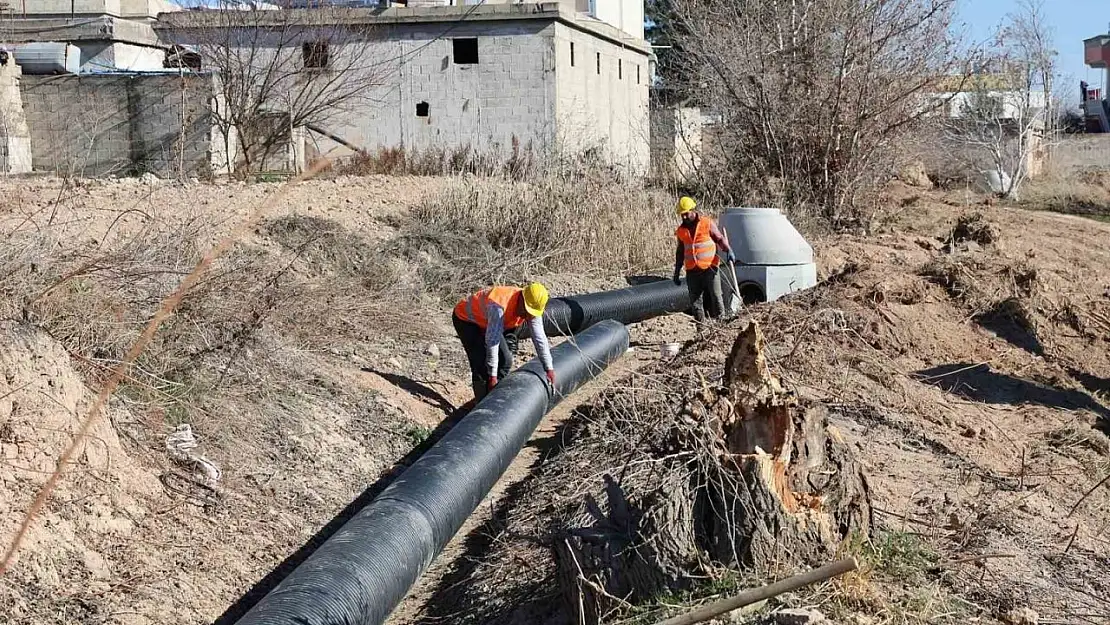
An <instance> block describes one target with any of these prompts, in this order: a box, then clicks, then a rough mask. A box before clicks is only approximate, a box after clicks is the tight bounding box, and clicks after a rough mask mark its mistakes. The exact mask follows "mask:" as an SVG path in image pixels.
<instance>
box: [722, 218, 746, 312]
mask: <svg viewBox="0 0 1110 625" xmlns="http://www.w3.org/2000/svg"><path fill="white" fill-rule="evenodd" d="M721 234H723V235H725V240H726V241H728V230H725V229H724V228H723V227H722V228H721ZM728 244H729V245H730V246H731V245H732V241H729V242H728ZM732 255H733V256H736V250H733V251H732ZM725 262H726V263H728V270H729V271H730V272H732V296H733V297H735V298H737V300H738V301H739V302H740V308H741V309H742V308H744V300H743V299H742V298H740V281H739V280H737V279H736V263H729V262H728V261H725Z"/></svg>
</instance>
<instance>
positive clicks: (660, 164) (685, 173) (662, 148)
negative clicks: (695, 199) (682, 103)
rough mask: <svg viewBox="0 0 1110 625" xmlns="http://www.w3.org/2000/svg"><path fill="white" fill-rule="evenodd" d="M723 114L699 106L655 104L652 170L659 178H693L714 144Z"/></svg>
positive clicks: (691, 179)
mask: <svg viewBox="0 0 1110 625" xmlns="http://www.w3.org/2000/svg"><path fill="white" fill-rule="evenodd" d="M720 120H721V116H720V115H719V114H714V113H709V112H706V111H704V110H702V109H700V108H696V107H677V108H665V107H658V108H653V109H652V111H651V173H652V176H654V177H656V178H658V179H660V180H672V181H676V182H691V181H693V180H694V179H695V178H696V177H697V174H698V172H699V171H700V170H701V169H702V166H703V164H705V162H706V159H707V157H711V156H712V155H711V152H712V150H713V149H714V146H715V136H716V132H715V130H716V129H717V128H719V123H720Z"/></svg>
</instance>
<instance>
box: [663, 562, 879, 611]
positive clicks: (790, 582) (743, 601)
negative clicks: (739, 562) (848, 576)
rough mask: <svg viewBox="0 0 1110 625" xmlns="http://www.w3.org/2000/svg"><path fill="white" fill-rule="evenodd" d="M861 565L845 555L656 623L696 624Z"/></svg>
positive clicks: (852, 569)
mask: <svg viewBox="0 0 1110 625" xmlns="http://www.w3.org/2000/svg"><path fill="white" fill-rule="evenodd" d="M857 568H859V563H858V562H856V559H855V558H845V559H843V560H839V561H837V562H833V563H831V564H826V565H825V566H823V567H821V568H819V569H814V570H812V571H808V572H805V573H800V574H798V575H794V576H793V577H788V578H786V579H784V580H782V581H780V582H775V583H774V584H769V585H767V586H763V587H762V588H755V589H752V590H745V591H744V592H742V593H740V594H737V595H735V596H732V597H729V598H728V599H721V600H720V601H715V602H713V603H711V604H709V605H707V606H703V607H700V608H698V609H697V610H693V611H691V612H687V613H686V614H682V615H679V616H676V617H674V618H669V619H667V620H665V621H659V623H657V624H656V625H694V623H701V622H703V621H708V620H709V619H711V618H713V617H715V616H720V615H722V614H725V613H726V612H731V611H733V610H736V609H739V608H742V607H744V606H746V605H751V604H753V603H757V602H759V601H765V600H767V599H771V598H773V597H777V596H779V595H781V594H783V593H787V592H791V591H794V590H798V589H799V588H805V587H806V586H809V585H810V584H816V583H818V582H823V581H825V580H828V579H832V578H834V577H836V576H838V575H843V574H845V573H850V572H852V571H854V570H856V569H857Z"/></svg>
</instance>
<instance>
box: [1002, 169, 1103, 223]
mask: <svg viewBox="0 0 1110 625" xmlns="http://www.w3.org/2000/svg"><path fill="white" fill-rule="evenodd" d="M1022 204H1023V205H1025V206H1028V207H1030V208H1037V209H1041V210H1051V211H1056V212H1060V213H1068V214H1073V215H1085V216H1089V217H1096V218H1110V171H1105V170H1095V171H1084V172H1078V173H1069V174H1062V173H1052V174H1049V175H1046V176H1044V177H1042V178H1037V179H1034V180H1031V181H1029V183H1028V184H1027V185H1026V186H1025V187H1024V189H1023V191H1022Z"/></svg>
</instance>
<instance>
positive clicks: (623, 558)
mask: <svg viewBox="0 0 1110 625" xmlns="http://www.w3.org/2000/svg"><path fill="white" fill-rule="evenodd" d="M764 348H765V345H764V341H763V334H762V332H761V331H760V329H759V327H758V325H757V324H755V323H754V322H753V323H751V324H750V325H749V326H748V327H747V328H746V329H745V330H743V331H742V332H741V333H740V334H739V336H737V338H736V341H735V342H734V344H733V346H732V349H731V351H730V353H729V356H728V358H727V360H726V362H725V375H724V381H723V383H722V385H721V386H720V387H719V388H706V387H705V386H704V383H703V387H702V388H701V389H698V390H695V391H694V392H689V393H687V394H686V395H685V396H684V400H683V406H682V410H681V411H680V413H679V414H677V415H674V414H671V415H659V416H658V418H652V417H653V416H652V415H648V418H646V419H645V420H644V421H643V422H642V423H640V425H641V426H642V427H648V428H651V427H654V428H655V429H656V430H657V431H651V432H650V434H651V435H649V436H644V435H643V432H639V431H637V432H635V433H632V432H624V433H623V439H624V440H640V441H647V442H645V443H644V444H641V445H639V446H638V447H637V448H635V449H632V450H627V453H626V454H625V457H624V458H621V459H619V460H618V459H614V465H615V466H620V464H618V463H619V462H623V463H628V462H636V461H639V462H642V463H653V464H652V467H653V470H652V472H651V477H650V478H645V477H638V478H636V479H631V478H630V479H627V480H624V481H622V482H621V483H617V481H616V480H615V479H614V478H613V477H611V476H609V475H606V476H605V478H604V486H605V488H604V492H605V497H604V500H605V503H604V505H602V504H601V503H600V502H599V501H597V498H595V497H594V496H592V495H589V496H587V497H586V500H585V501H584V502H581V503H580V504H579V505H577V507H576V508H575V509H573V510H572V511H571V513H570V515H569V516H568V518H567V519H566V521H565V523H564V524H563V530H562V531H561V532H559V533H558V536H557V538H556V540H555V545H554V548H555V557H556V562H557V566H558V570H559V584H560V588H561V591H562V593H563V598H564V602H565V607H566V608H567V609H568V611H569V612H570V613H571V615H573V621H574V622H576V623H600V622H602V620H603V619H604V617H605V615H606V614H608V613H609V612H611V611H614V610H620V609H622V608H624V607H627V605H628V604H634V603H636V602H638V601H642V600H647V599H650V598H651V597H654V596H657V595H658V594H660V593H662V592H665V591H673V590H681V589H684V588H689V587H690V586H692V585H694V584H695V583H697V581H698V580H703V579H704V577H705V574H706V572H707V567H706V564H707V563H708V562H711V561H712V562H715V563H717V564H723V565H727V566H733V567H739V568H741V569H743V570H745V571H748V572H754V573H757V574H758V573H770V572H774V573H787V572H793V571H794V570H796V569H797V568H799V567H801V566H803V565H814V564H819V563H823V562H825V561H827V560H828V559H829V558H830V557H831V556H832V555H833V552H835V550H836V549H837V547H838V546H839V545H840V544H841V542H842V541H843V540H844V539H846V538H848V537H849V536H851V535H852V534H853V533H860V534H863V535H866V534H868V533H869V532H870V530H871V507H870V501H869V498H868V487H867V480H866V478H865V477H864V475H863V473H862V471H861V469H860V467H859V464H858V463H857V461H856V460H855V458H854V456H853V455H852V453H851V449H850V448H849V447H848V445H847V444H846V443H845V441H844V439H843V437H842V436H841V435H840V433H839V432H838V431H837V430H836V428H834V427H833V426H831V425H830V424H829V423H828V411H827V409H826V408H825V406H823V405H820V404H813V405H801V404H800V403H799V401H798V400H797V398H796V397H795V396H794V394H793V393H791V392H788V391H787V390H785V389H784V388H783V387H782V385H781V383H780V381H779V380H778V379H777V378H776V377H775V376H773V375H771V373H770V371H769V369H768V367H767V361H766V357H765V355H764ZM611 423H612V424H613V425H614V427H616V424H625V425H623V426H621V427H629V426H628V425H627V424H628V423H630V420H629V419H627V418H624V419H614V420H612V421H611ZM632 434H635V436H633V435H632ZM662 440H665V441H667V442H666V443H665V444H663V443H660V441H662ZM676 451H677V453H676ZM691 458H695V459H696V460H691ZM626 466H627V464H626ZM637 475H642V473H641V474H637Z"/></svg>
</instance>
